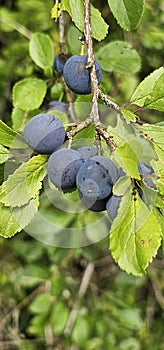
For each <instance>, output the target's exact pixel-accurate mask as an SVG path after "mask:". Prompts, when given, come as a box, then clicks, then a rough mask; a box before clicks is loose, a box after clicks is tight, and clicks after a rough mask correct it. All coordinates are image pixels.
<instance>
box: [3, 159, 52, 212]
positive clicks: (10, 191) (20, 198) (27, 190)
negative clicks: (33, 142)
mask: <svg viewBox="0 0 164 350" xmlns="http://www.w3.org/2000/svg"><path fill="white" fill-rule="evenodd" d="M47 159H48V158H47V156H42V155H38V156H35V157H32V158H31V159H30V160H29V161H28V162H26V163H23V164H22V165H21V166H20V167H19V168H18V169H17V170H16V171H15V172H14V173H13V174H12V175H9V177H8V179H7V180H6V181H5V182H4V183H3V185H2V186H1V191H0V198H1V202H3V203H4V204H5V205H7V206H12V207H17V206H18V207H20V206H22V205H24V204H26V203H28V202H29V200H30V199H32V198H35V197H36V196H37V195H38V193H39V190H40V189H41V187H42V180H43V178H44V176H45V173H46V163H47ZM4 194H5V196H4Z"/></svg>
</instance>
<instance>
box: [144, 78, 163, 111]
mask: <svg viewBox="0 0 164 350" xmlns="http://www.w3.org/2000/svg"><path fill="white" fill-rule="evenodd" d="M144 107H148V108H150V109H156V110H158V111H161V112H164V73H163V74H162V75H161V76H160V77H159V79H158V80H157V81H156V82H155V84H154V87H153V91H152V93H151V95H150V97H148V98H146V100H145V103H144Z"/></svg>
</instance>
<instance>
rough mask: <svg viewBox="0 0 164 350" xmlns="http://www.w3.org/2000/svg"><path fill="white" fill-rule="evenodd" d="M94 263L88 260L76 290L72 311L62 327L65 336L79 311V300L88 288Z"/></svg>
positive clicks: (67, 334) (68, 333)
mask: <svg viewBox="0 0 164 350" xmlns="http://www.w3.org/2000/svg"><path fill="white" fill-rule="evenodd" d="M94 268H95V265H94V263H92V262H90V263H88V265H87V267H86V269H85V272H84V275H83V278H82V280H81V284H80V288H79V292H78V298H77V300H76V302H75V304H74V307H73V309H72V311H71V312H70V315H69V318H68V321H67V324H66V326H65V329H64V334H65V336H66V337H68V336H69V335H70V334H71V331H72V328H73V325H74V323H75V321H76V318H77V315H78V313H79V309H80V305H81V300H82V298H84V295H85V293H86V291H87V289H88V286H89V282H90V279H91V277H92V274H93V271H94Z"/></svg>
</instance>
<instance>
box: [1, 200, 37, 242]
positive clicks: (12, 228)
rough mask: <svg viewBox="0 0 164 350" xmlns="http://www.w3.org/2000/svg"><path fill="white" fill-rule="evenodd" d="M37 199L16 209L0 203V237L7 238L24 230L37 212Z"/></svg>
mask: <svg viewBox="0 0 164 350" xmlns="http://www.w3.org/2000/svg"><path fill="white" fill-rule="evenodd" d="M38 205H39V202H38V199H35V200H33V199H32V200H31V201H29V202H28V203H27V204H26V205H24V206H22V207H20V208H18V207H16V208H10V207H6V206H4V205H3V204H2V203H0V216H1V218H3V220H1V221H0V236H3V237H4V238H9V237H12V236H13V235H15V234H16V233H18V232H20V231H21V230H22V229H24V228H25V227H26V226H27V224H28V223H30V221H31V220H32V218H33V217H34V215H35V214H36V212H37V208H38Z"/></svg>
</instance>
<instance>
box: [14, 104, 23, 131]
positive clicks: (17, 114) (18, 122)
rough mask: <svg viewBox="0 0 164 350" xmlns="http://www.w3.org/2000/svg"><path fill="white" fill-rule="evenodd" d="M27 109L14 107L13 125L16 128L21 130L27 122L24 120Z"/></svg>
mask: <svg viewBox="0 0 164 350" xmlns="http://www.w3.org/2000/svg"><path fill="white" fill-rule="evenodd" d="M24 116H25V111H24V110H23V109H20V108H18V107H14V108H13V110H12V114H11V119H12V126H13V128H14V130H19V129H20V128H21V126H23V124H24V123H25V121H24Z"/></svg>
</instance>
